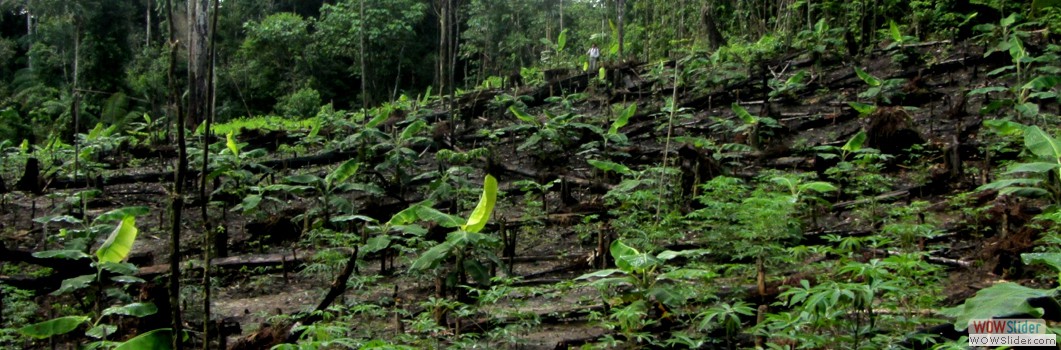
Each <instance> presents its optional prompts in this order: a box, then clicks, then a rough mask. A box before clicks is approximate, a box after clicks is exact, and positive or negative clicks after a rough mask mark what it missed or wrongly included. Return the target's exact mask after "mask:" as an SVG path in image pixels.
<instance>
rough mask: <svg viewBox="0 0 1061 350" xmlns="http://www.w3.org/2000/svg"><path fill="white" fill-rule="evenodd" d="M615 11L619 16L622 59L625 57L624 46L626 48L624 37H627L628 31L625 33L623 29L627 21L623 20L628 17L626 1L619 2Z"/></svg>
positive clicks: (620, 0) (620, 54) (620, 55)
mask: <svg viewBox="0 0 1061 350" xmlns="http://www.w3.org/2000/svg"><path fill="white" fill-rule="evenodd" d="M615 10H616V13H617V14H618V16H617V17H618V19H619V23H618V29H619V57H622V56H623V46H624V41H625V40H623V37H624V36H626V31H625V29H623V27H624V23H623V22H624V21H625V20H624V19H623V17H626V0H618V3H617V4H616V9H615Z"/></svg>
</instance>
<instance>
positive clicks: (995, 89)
mask: <svg viewBox="0 0 1061 350" xmlns="http://www.w3.org/2000/svg"><path fill="white" fill-rule="evenodd" d="M1002 91H1006V88H1004V87H1001V86H987V87H982V88H979V89H972V90H969V92H968V93H967V94H966V95H969V96H974V95H984V94H988V93H992V92H1002Z"/></svg>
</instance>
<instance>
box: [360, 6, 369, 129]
mask: <svg viewBox="0 0 1061 350" xmlns="http://www.w3.org/2000/svg"><path fill="white" fill-rule="evenodd" d="M359 16H360V17H358V18H360V19H361V30H359V31H358V37H359V39H358V40H359V41H360V42H361V55H360V56H361V57H360V59H361V108H362V109H363V110H364V111H365V112H366V113H367V112H368V86H367V85H368V83H367V81H368V77H367V76H368V69H367V67H365V22H366V21H367V19H366V18H365V0H361V14H360V15H359Z"/></svg>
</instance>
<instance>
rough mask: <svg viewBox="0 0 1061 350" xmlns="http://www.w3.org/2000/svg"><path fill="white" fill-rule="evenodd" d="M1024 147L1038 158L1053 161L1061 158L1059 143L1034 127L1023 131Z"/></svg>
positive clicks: (1060, 144) (1060, 145)
mask: <svg viewBox="0 0 1061 350" xmlns="http://www.w3.org/2000/svg"><path fill="white" fill-rule="evenodd" d="M1024 146H1025V147H1028V150H1029V151H1032V153H1034V154H1035V155H1036V156H1039V157H1043V158H1047V159H1051V160H1055V161H1057V159H1059V158H1061V142H1058V140H1057V139H1055V138H1053V137H1052V136H1050V135H1049V134H1047V133H1046V132H1045V131H1043V129H1040V128H1039V127H1038V126H1035V125H1032V126H1029V127H1028V128H1026V129H1024Z"/></svg>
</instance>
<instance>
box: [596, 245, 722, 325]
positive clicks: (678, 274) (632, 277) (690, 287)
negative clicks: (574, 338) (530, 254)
mask: <svg viewBox="0 0 1061 350" xmlns="http://www.w3.org/2000/svg"><path fill="white" fill-rule="evenodd" d="M707 252H708V251H706V250H700V249H698V250H685V251H672V250H666V251H663V252H660V253H659V254H651V253H648V252H641V251H639V250H637V249H635V248H633V247H631V246H628V245H626V244H625V243H623V242H622V241H621V240H615V241H614V242H612V245H611V247H609V253H610V254H611V256H612V259H613V260H614V261H615V267H616V268H614V269H605V270H600V271H596V272H591V273H587V274H584V275H582V276H579V277H578V278H576V279H575V280H576V281H588V282H587V285H589V286H593V287H596V288H597V289H598V290H600V291H601V293H602V296H603V297H604V298H605V300H606V301H607V302H608V303H609V305H610V306H611V308H612V310H613V313H612V315H611V316H610V318H611V319H612V320H614V321H616V322H617V323H618V325H619V327H620V329H622V331H623V333H624V334H626V335H631V334H634V333H636V332H638V331H640V330H641V329H642V328H644V327H645V326H648V325H650V324H651V323H652V320H651V319H649V318H648V316H649V315H648V311H649V309H651V306H653V305H655V304H659V305H660V306H661V307H660V309H664V310H669V309H673V308H676V307H679V306H681V305H684V303H685V302H686V301H687V300H689V299H690V298H692V297H694V296H696V287H697V286H696V285H695V282H696V281H703V280H707V279H710V278H713V277H715V276H716V274H715V272H713V271H709V270H701V269H692V268H674V267H673V266H669V265H667V262H668V261H670V260H673V259H675V258H679V257H696V256H699V255H703V254H706V253H707Z"/></svg>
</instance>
